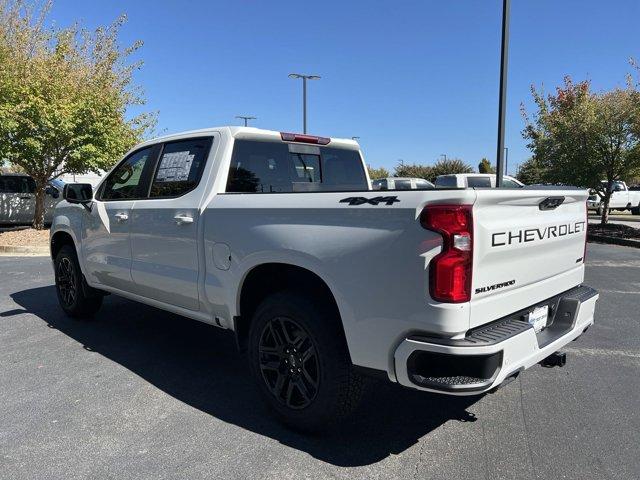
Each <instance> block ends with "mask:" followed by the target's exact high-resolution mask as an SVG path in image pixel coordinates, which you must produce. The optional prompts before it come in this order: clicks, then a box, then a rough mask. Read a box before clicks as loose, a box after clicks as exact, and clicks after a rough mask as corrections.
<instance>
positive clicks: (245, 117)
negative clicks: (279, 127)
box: [236, 115, 258, 127]
mask: <svg viewBox="0 0 640 480" xmlns="http://www.w3.org/2000/svg"><path fill="white" fill-rule="evenodd" d="M236 118H241V119H242V120H244V126H245V127H246V126H247V122H248V121H249V120H256V119H257V118H258V117H250V116H247V115H236Z"/></svg>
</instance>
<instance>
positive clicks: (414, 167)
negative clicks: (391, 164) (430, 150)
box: [393, 163, 432, 180]
mask: <svg viewBox="0 0 640 480" xmlns="http://www.w3.org/2000/svg"><path fill="white" fill-rule="evenodd" d="M393 176H394V177H411V178H424V179H425V180H429V179H430V178H431V177H432V172H431V167H430V166H428V165H418V164H406V163H398V165H396V168H395V169H394V172H393Z"/></svg>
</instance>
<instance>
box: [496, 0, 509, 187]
mask: <svg viewBox="0 0 640 480" xmlns="http://www.w3.org/2000/svg"><path fill="white" fill-rule="evenodd" d="M510 3H511V0H502V48H501V50H500V98H499V101H498V148H497V152H496V188H500V187H502V183H503V182H502V180H503V176H504V117H505V111H506V101H507V64H508V62H509V9H510Z"/></svg>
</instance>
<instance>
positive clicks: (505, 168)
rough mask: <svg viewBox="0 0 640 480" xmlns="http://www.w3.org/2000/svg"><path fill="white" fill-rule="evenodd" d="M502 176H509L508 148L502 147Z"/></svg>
mask: <svg viewBox="0 0 640 480" xmlns="http://www.w3.org/2000/svg"><path fill="white" fill-rule="evenodd" d="M504 174H505V175H509V147H504Z"/></svg>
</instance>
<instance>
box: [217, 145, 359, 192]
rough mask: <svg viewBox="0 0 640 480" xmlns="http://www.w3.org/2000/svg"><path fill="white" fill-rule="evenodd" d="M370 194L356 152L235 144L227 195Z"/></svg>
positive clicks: (321, 148) (297, 146) (305, 147)
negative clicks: (292, 193)
mask: <svg viewBox="0 0 640 480" xmlns="http://www.w3.org/2000/svg"><path fill="white" fill-rule="evenodd" d="M339 190H368V186H367V180H366V176H365V173H364V169H363V167H362V161H361V159H360V154H359V153H358V152H357V151H354V150H345V149H339V148H330V147H316V146H309V145H298V144H287V143H279V142H260V141H252V140H236V142H235V145H234V149H233V155H232V157H231V165H230V168H229V177H228V179H227V192H236V193H281V192H304V191H339Z"/></svg>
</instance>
